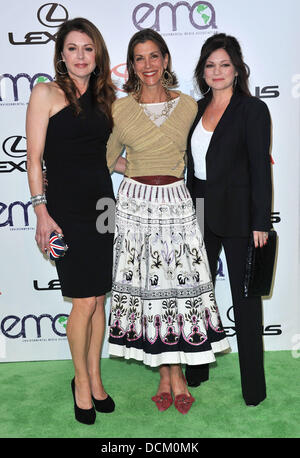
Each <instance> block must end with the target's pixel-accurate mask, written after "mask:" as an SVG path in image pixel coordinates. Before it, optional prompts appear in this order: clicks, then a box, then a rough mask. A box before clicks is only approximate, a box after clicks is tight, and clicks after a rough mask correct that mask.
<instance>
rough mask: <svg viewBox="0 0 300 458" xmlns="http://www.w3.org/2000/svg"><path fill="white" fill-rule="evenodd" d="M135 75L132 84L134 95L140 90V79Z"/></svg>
mask: <svg viewBox="0 0 300 458" xmlns="http://www.w3.org/2000/svg"><path fill="white" fill-rule="evenodd" d="M135 77H136V80H135V83H134V86H133V92H134V93H135V95H139V93H140V92H141V88H142V85H141V80H140V78H139V77H138V76H137V75H135Z"/></svg>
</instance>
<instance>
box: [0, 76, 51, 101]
mask: <svg viewBox="0 0 300 458" xmlns="http://www.w3.org/2000/svg"><path fill="white" fill-rule="evenodd" d="M21 78H25V79H26V80H27V81H28V83H29V89H30V91H32V88H33V86H34V85H35V84H37V83H45V82H48V81H53V78H52V76H51V75H48V74H47V73H36V74H35V75H33V76H30V75H28V73H18V74H17V75H15V76H13V75H11V74H10V73H3V75H0V102H3V100H5V101H6V100H11V98H10V97H9V95H8V91H7V83H8V84H9V85H10V87H11V88H12V91H10V96H13V100H14V102H16V103H15V104H18V103H17V102H19V100H20V99H19V84H20V79H21ZM10 83H11V84H10ZM22 86H24V84H23V85H22ZM27 100H28V94H27V95H26V101H27ZM4 105H5V104H4ZM9 105H12V104H11V103H9ZM13 105H14V103H13Z"/></svg>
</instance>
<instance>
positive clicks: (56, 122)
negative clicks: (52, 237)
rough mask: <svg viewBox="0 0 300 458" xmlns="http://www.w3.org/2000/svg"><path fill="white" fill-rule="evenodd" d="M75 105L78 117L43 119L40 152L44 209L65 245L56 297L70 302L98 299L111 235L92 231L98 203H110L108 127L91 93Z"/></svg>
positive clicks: (108, 269)
mask: <svg viewBox="0 0 300 458" xmlns="http://www.w3.org/2000/svg"><path fill="white" fill-rule="evenodd" d="M79 101H80V104H81V107H82V112H81V113H80V114H79V115H78V116H76V115H75V114H74V111H73V109H72V108H71V107H70V106H66V107H65V108H63V109H62V110H61V111H59V112H58V113H56V114H55V115H53V116H52V117H51V118H50V119H49V124H48V130H47V136H46V143H45V150H44V161H45V165H46V168H47V180H48V186H47V190H46V198H47V209H48V212H49V214H50V216H51V217H52V218H53V219H54V221H55V222H56V223H57V224H58V225H59V226H60V227H61V228H62V230H63V234H64V237H65V240H66V242H67V244H68V246H69V249H68V251H67V252H66V254H65V256H64V257H63V258H61V259H59V260H57V261H55V263H56V268H57V273H58V277H59V280H60V283H61V290H62V295H63V296H67V297H71V298H83V297H92V296H101V295H103V294H105V293H106V292H108V291H110V290H111V282H112V256H113V234H112V233H109V232H107V233H99V232H98V231H97V228H96V221H97V218H98V217H99V216H100V214H101V210H96V204H97V202H98V200H99V199H101V198H106V199H107V198H110V199H112V201H111V202H112V203H114V193H113V187H112V181H111V177H110V174H109V171H108V168H107V164H106V143H107V140H108V137H109V135H110V127H109V124H108V121H107V118H106V116H105V115H104V114H103V113H102V112H101V111H100V110H99V109H97V108H96V107H95V106H94V104H93V99H92V94H91V88H88V89H87V91H86V92H85V93H84V94H83V95H82V96H81V97H80V99H79ZM103 211H106V212H107V206H105V207H104V210H103ZM103 216H104V215H102V217H103Z"/></svg>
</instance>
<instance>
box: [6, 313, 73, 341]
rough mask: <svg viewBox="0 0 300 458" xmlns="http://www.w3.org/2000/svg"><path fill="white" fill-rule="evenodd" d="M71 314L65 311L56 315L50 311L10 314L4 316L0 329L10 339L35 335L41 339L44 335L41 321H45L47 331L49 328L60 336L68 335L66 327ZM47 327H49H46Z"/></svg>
mask: <svg viewBox="0 0 300 458" xmlns="http://www.w3.org/2000/svg"><path fill="white" fill-rule="evenodd" d="M68 318H69V315H66V314H65V313H59V314H58V315H55V316H54V317H53V316H52V315H49V314H48V313H44V314H42V315H39V316H36V315H33V314H30V315H25V316H23V317H19V316H17V315H8V316H6V317H4V318H3V319H2V321H1V323H0V329H1V332H2V334H3V335H4V336H5V337H7V338H8V339H18V338H20V337H21V338H22V339H27V338H28V337H29V334H31V335H30V337H35V338H36V339H40V338H41V337H42V326H41V322H42V320H43V322H45V324H47V326H45V330H44V333H45V331H46V330H47V331H48V333H47V334H49V328H50V329H51V330H52V332H53V333H54V334H55V335H57V336H59V337H66V327H67V321H68ZM46 328H47V329H46Z"/></svg>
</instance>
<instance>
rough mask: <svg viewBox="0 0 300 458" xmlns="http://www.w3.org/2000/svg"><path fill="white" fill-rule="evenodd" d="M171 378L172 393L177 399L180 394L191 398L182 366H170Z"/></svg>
mask: <svg viewBox="0 0 300 458" xmlns="http://www.w3.org/2000/svg"><path fill="white" fill-rule="evenodd" d="M170 378H171V387H172V392H173V394H174V396H175V397H176V396H178V395H180V394H186V395H187V396H189V394H190V393H189V390H188V387H187V384H186V382H185V378H184V375H183V372H182V368H181V365H180V364H171V365H170Z"/></svg>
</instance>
